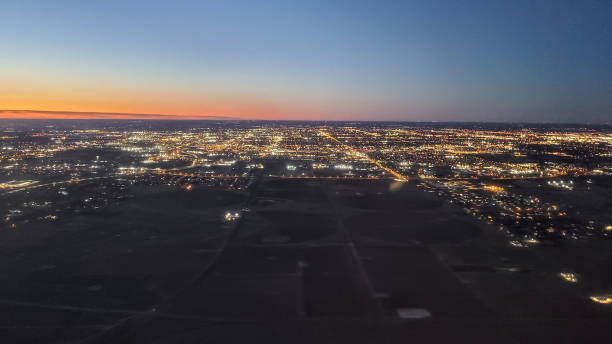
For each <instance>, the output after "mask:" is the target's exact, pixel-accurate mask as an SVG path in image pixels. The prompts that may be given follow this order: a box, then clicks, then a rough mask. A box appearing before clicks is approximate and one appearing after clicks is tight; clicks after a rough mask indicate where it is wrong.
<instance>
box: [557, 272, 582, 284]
mask: <svg viewBox="0 0 612 344" xmlns="http://www.w3.org/2000/svg"><path fill="white" fill-rule="evenodd" d="M559 276H561V278H563V279H564V280H566V281H568V282H571V283H578V275H576V274H575V273H573V272H561V273H559Z"/></svg>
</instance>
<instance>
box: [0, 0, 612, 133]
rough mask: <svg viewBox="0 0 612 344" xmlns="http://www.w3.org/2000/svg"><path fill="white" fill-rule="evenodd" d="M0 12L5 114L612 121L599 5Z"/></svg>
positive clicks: (610, 51)
mask: <svg viewBox="0 0 612 344" xmlns="http://www.w3.org/2000/svg"><path fill="white" fill-rule="evenodd" d="M237 9H240V10H239V11H238V10H237ZM0 13H1V14H0V29H2V31H3V32H4V33H5V34H4V35H3V36H2V37H1V38H0V44H2V46H3V47H5V49H6V51H8V52H10V53H8V54H3V56H2V57H0V65H1V67H0V75H2V76H3V77H2V80H3V82H2V83H0V110H2V111H0V118H6V117H11V118H14V117H30V118H31V117H36V118H135V119H138V118H149V119H155V118H157V119H159V118H163V119H166V118H167V119H200V118H201V119H211V118H212V119H226V118H230V119H264V120H315V121H318V120H330V121H334V120H340V121H341V120H362V121H368V120H385V121H425V122H427V121H459V122H460V121H468V122H469V121H487V122H549V123H550V122H561V123H609V122H610V121H611V119H612V101H611V100H610V97H609V95H610V94H612V59H610V58H609V57H610V56H612V48H611V47H612V45H611V44H609V43H610V41H611V32H612V31H611V25H612V24H610V23H612V5H611V4H610V3H606V2H603V1H584V2H580V3H575V2H571V1H542V2H537V3H533V2H529V1H523V2H521V1H519V2H513V3H512V4H507V3H504V2H491V1H488V2H481V1H471V2H468V3H456V2H452V1H444V2H442V3H438V4H436V5H427V4H424V3H418V2H403V3H401V4H392V3H390V2H382V3H379V2H377V3H376V4H374V3H368V2H351V3H341V2H325V3H316V2H309V3H308V4H305V3H290V2H278V1H274V2H267V3H265V4H257V5H253V4H250V3H248V2H240V1H238V2H234V3H232V4H214V3H195V2H193V3H192V2H186V1H182V2H179V3H173V4H172V5H169V4H165V3H163V2H157V1H148V2H131V3H130V4H122V3H119V2H105V3H97V4H80V3H72V2H60V3H54V4H49V3H39V2H26V1H20V2H9V3H6V4H3V5H2V11H0ZM16 110H19V111H21V112H18V111H16ZM24 110H28V112H23V111H24Z"/></svg>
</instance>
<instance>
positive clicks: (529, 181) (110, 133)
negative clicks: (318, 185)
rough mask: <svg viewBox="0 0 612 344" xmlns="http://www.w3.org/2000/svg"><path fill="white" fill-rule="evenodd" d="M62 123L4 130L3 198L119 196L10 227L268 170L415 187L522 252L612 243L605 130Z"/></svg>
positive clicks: (51, 208)
mask: <svg viewBox="0 0 612 344" xmlns="http://www.w3.org/2000/svg"><path fill="white" fill-rule="evenodd" d="M57 122H58V123H56V124H47V125H44V126H40V127H39V128H35V129H27V130H24V129H19V128H18V126H17V128H11V127H10V124H9V126H7V122H6V121H5V122H4V129H3V132H2V136H1V137H0V140H1V142H2V150H1V151H0V164H1V165H0V171H1V172H0V173H1V174H0V178H1V179H0V188H1V189H2V193H4V194H5V195H7V196H6V197H10V196H8V195H11V194H14V193H23V192H28V191H30V190H35V189H42V190H57V191H58V192H59V193H60V194H64V193H66V190H67V189H68V188H70V187H71V186H73V185H76V184H78V183H86V182H90V181H93V180H98V181H99V182H101V183H110V184H112V185H115V186H116V187H115V188H113V189H112V190H113V191H112V192H108V193H104V194H97V193H93V194H89V195H85V197H84V198H83V199H81V200H80V204H79V205H74V204H71V206H70V209H66V208H61V207H58V206H59V205H58V204H54V202H52V201H48V200H32V201H31V202H28V203H24V204H14V206H13V208H14V209H9V210H8V212H7V213H6V214H4V215H5V221H4V226H6V227H10V228H16V227H17V226H19V225H21V224H22V223H23V222H27V221H47V220H49V219H52V220H55V219H57V218H58V216H62V214H63V213H64V212H69V211H76V212H78V211H81V210H82V209H90V210H93V209H100V208H103V207H104V206H105V205H108V204H109V203H111V202H113V201H115V199H121V198H122V197H125V196H126V195H125V194H123V193H122V192H121V190H123V189H124V188H123V187H120V186H118V185H121V184H146V185H155V184H159V185H168V186H173V187H176V188H177V189H181V188H182V189H185V190H190V189H191V188H192V187H193V186H194V185H198V186H199V185H219V186H223V187H227V188H229V189H236V190H240V189H244V188H247V187H248V186H249V185H250V183H251V182H252V180H253V178H254V176H255V175H256V174H257V173H259V171H262V170H265V173H264V174H265V177H266V178H272V179H274V178H278V179H304V180H310V179H346V180H366V181H367V180H394V181H397V182H399V183H402V182H409V183H416V184H417V185H418V186H419V187H420V188H422V189H424V190H426V191H428V192H432V193H435V194H436V195H437V196H439V197H440V198H443V199H445V200H447V201H448V202H451V203H454V204H457V205H459V206H461V207H462V208H463V209H464V210H465V213H466V215H467V216H474V217H477V218H478V219H480V220H483V221H486V222H488V223H492V224H495V225H497V226H499V230H500V231H505V232H506V233H507V234H508V235H509V238H511V241H510V244H511V245H514V246H518V247H527V246H534V245H538V244H540V243H542V242H545V243H550V242H555V241H557V240H562V239H580V238H588V237H607V236H609V235H612V213H609V212H607V211H605V209H607V208H605V205H607V203H608V202H610V199H609V198H608V193H609V187H610V186H611V184H610V183H611V181H612V130H611V129H610V128H608V127H577V126H570V127H563V126H562V125H557V126H555V127H554V128H546V127H543V126H532V127H530V126H529V125H520V126H518V125H505V126H504V125H489V124H473V125H465V124H464V125H452V124H449V125H441V124H415V123H413V124H402V123H376V122H368V123H360V122H356V123H308V122H250V121H244V122H228V123H226V124H224V123H223V122H206V121H204V122H195V123H193V122H191V123H190V124H188V125H191V124H195V125H194V126H193V127H187V128H180V129H176V130H172V129H160V128H157V129H156V128H152V129H151V126H152V125H158V126H159V123H157V124H155V122H154V121H153V122H140V121H126V122H127V124H128V125H129V126H130V127H131V128H130V129H126V128H125V127H122V126H123V125H125V124H126V123H122V124H119V125H121V126H119V125H118V124H117V122H116V121H115V122H108V121H107V122H105V121H98V122H94V123H87V122H85V121H66V120H64V121H61V120H60V121H57ZM72 122H75V123H78V126H82V125H86V126H90V127H88V128H74V127H75V124H74V123H72ZM174 125H175V126H188V125H186V124H184V123H181V122H174ZM171 126H172V125H171ZM171 126H170V127H171ZM71 127H73V128H71ZM42 205H44V206H42ZM598 205H599V208H600V209H598ZM602 209H603V210H604V211H602Z"/></svg>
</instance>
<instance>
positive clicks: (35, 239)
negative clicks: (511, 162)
mask: <svg viewBox="0 0 612 344" xmlns="http://www.w3.org/2000/svg"><path fill="white" fill-rule="evenodd" d="M93 187H95V184H92V185H89V186H87V185H82V186H78V187H77V186H74V187H72V188H71V189H69V191H70V195H71V196H70V197H73V195H75V196H74V197H76V198H78V197H79V196H78V195H79V192H81V193H85V192H86V191H87V190H89V189H88V188H93ZM79 188H82V189H79ZM127 188H128V189H127V190H128V192H127V193H128V194H129V195H131V196H130V197H127V198H125V199H122V200H120V201H117V202H116V203H113V204H110V205H109V206H108V207H106V208H104V209H103V210H92V211H91V212H89V213H71V214H63V215H62V216H60V217H59V218H58V220H57V221H54V222H48V223H41V222H36V223H34V222H33V223H26V224H24V225H21V226H20V227H18V228H17V229H15V230H6V229H4V230H2V232H1V237H0V239H1V241H0V248H1V251H0V254H1V256H0V271H2V275H1V276H0V279H1V280H0V282H1V283H0V295H1V296H0V312H1V314H3V317H2V318H3V320H1V321H0V322H1V323H0V338H4V340H3V342H6V343H31V342H50V343H54V342H88V343H177V342H179V343H244V342H266V343H287V342H292V343H310V342H323V343H340V342H353V343H387V342H388V343H405V342H407V341H412V342H417V343H422V342H435V341H439V342H441V341H445V342H448V341H452V342H465V343H474V342H495V343H500V342H501V343H526V342H534V343H535V342H558V343H573V342H582V343H586V342H595V340H596V339H599V341H598V342H601V338H606V337H607V338H610V337H609V335H608V333H609V328H610V325H612V309H611V308H612V305H609V304H598V303H594V302H592V301H591V300H590V299H589V297H590V296H592V295H600V294H609V293H611V292H612V274H610V271H609V267H610V266H612V251H610V250H609V249H608V248H607V246H609V245H608V244H609V242H607V241H602V240H592V241H567V242H564V243H562V245H559V246H539V247H530V248H525V247H523V248H520V247H512V246H511V245H509V238H508V237H507V235H506V234H505V233H503V232H499V231H498V229H497V227H495V226H488V225H484V224H483V223H482V222H478V221H476V220H475V219H473V218H471V217H468V216H465V215H464V213H463V209H461V208H458V207H454V206H452V205H449V204H448V203H445V202H443V201H442V200H440V199H439V198H436V197H435V196H434V195H433V194H429V193H425V192H423V191H421V190H420V189H417V188H416V186H415V185H413V184H408V183H406V184H401V185H393V186H391V185H390V184H389V182H382V181H335V180H329V181H312V180H310V181H304V180H280V179H268V178H261V179H260V180H259V181H257V182H255V183H254V184H253V185H252V187H251V188H250V189H249V190H247V191H245V192H236V191H226V190H222V189H220V188H214V187H205V186H197V187H195V188H194V189H193V190H191V191H186V190H185V189H184V188H179V187H176V186H175V187H169V186H136V185H128V186H127ZM391 190H393V191H391ZM32 192H38V193H40V194H38V195H37V197H38V198H40V199H44V198H45V197H44V196H45V195H44V191H43V190H37V191H32ZM11 197H14V198H13V199H11V202H14V203H15V204H19V203H20V202H21V201H22V200H20V199H19V198H18V197H20V196H18V195H16V196H11ZM24 197H25V196H24ZM52 197H53V200H54V201H55V202H57V200H56V198H57V196H55V194H53V195H47V198H52ZM66 202H67V203H69V200H66ZM227 210H231V211H234V210H236V211H238V210H241V211H242V216H241V217H240V218H239V219H237V220H235V221H230V222H225V221H224V213H225V212H226V211H227ZM565 271H570V272H575V273H578V274H579V277H580V280H579V283H577V284H572V283H569V282H567V281H565V280H563V279H562V278H561V277H560V276H559V273H560V272H565ZM400 315H401V316H400Z"/></svg>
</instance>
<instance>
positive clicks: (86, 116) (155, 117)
mask: <svg viewBox="0 0 612 344" xmlns="http://www.w3.org/2000/svg"><path fill="white" fill-rule="evenodd" d="M7 114H8V115H13V116H3V115H7ZM20 114H30V116H23V117H22V116H19V115H20ZM36 115H39V116H36ZM59 115H64V116H62V117H59ZM0 119H32V120H45V119H47V120H49V119H53V120H104V119H107V120H110V119H113V120H152V121H163V120H167V121H215V120H216V121H261V122H275V121H285V122H377V123H381V122H386V123H460V124H471V123H487V124H540V125H541V124H554V125H605V126H611V125H612V122H585V123H577V122H554V121H541V122H517V121H475V120H407V119H406V120H367V119H366V120H364V119H260V118H243V117H232V116H220V115H181V114H163V113H137V112H135V113H132V112H103V111H60V110H23V109H21V110H12V109H0Z"/></svg>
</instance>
